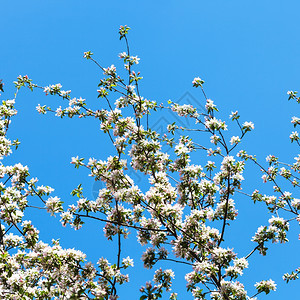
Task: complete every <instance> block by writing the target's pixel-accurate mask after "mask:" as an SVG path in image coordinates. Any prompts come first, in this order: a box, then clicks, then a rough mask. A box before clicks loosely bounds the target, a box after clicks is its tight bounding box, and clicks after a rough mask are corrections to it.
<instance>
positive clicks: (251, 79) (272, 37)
mask: <svg viewBox="0 0 300 300" xmlns="http://www.w3.org/2000/svg"><path fill="white" fill-rule="evenodd" d="M299 13H300V2H299V1H296V0H294V1H291V0H286V1H276V0H273V1H269V0H265V1H261V0H260V1H257V0H254V1H237V0H227V1H224V0H216V1H196V0H194V1H189V0H188V1H184V2H183V1H177V0H173V1H164V2H162V1H151V2H150V1H149V2H146V1H128V2H125V1H119V0H115V1H111V2H108V1H94V0H93V1H78V0H64V1H57V0H52V1H49V0H44V1H37V0H35V1H2V3H1V11H0V14H1V17H0V28H1V47H0V78H2V79H3V81H4V82H5V94H4V97H8V98H10V97H12V96H13V92H14V88H13V85H12V82H13V81H14V80H15V79H16V77H17V76H18V75H19V74H22V75H25V74H27V75H28V76H29V77H30V78H32V79H33V81H34V82H36V83H38V84H40V85H48V84H54V83H61V84H62V85H63V87H64V88H65V89H67V90H68V89H71V90H72V95H74V96H77V97H80V96H81V97H83V98H85V99H88V101H90V103H97V101H99V100H97V98H96V97H97V92H96V87H97V83H98V80H99V79H100V77H101V74H99V71H98V69H97V68H96V66H94V65H93V64H92V63H90V62H88V61H85V60H84V59H83V57H82V56H83V52H84V51H87V50H91V51H92V52H93V53H94V54H95V58H96V59H97V60H98V61H99V62H101V63H102V64H103V65H104V66H109V65H111V64H113V63H114V64H117V63H118V61H119V60H118V57H117V54H118V53H119V52H121V51H123V50H124V44H123V43H122V42H120V41H119V40H118V34H117V31H118V28H119V26H120V25H125V24H127V25H129V26H130V27H131V28H132V30H131V31H130V34H129V40H130V44H131V50H132V53H133V54H135V55H138V56H139V57H140V58H141V62H140V64H139V66H138V67H139V69H140V71H141V72H142V75H143V77H144V80H143V82H142V85H141V90H142V94H143V95H144V96H145V97H147V98H151V99H155V100H157V101H158V102H163V101H166V100H168V99H172V100H173V101H177V100H179V99H181V97H182V96H183V95H184V94H185V93H186V92H189V93H191V95H192V96H193V97H194V98H195V99H197V101H203V98H201V94H200V92H199V91H198V90H194V89H192V84H191V82H192V80H193V78H194V77H196V76H200V77H201V78H203V79H204V80H205V82H206V83H205V88H206V93H207V95H208V97H209V98H211V99H213V100H214V101H215V103H216V104H217V105H218V107H219V108H220V110H222V112H223V113H222V114H223V116H226V115H228V114H229V113H230V112H231V111H232V110H239V111H240V114H241V116H242V119H243V120H247V121H253V122H254V124H255V131H254V132H253V133H251V134H250V135H248V138H247V141H246V142H245V144H244V145H245V146H244V147H245V148H247V149H248V150H249V152H251V153H256V154H257V155H258V157H261V159H264V157H265V156H266V155H268V154H270V153H272V154H275V155H280V156H281V157H283V159H282V160H285V161H287V160H289V159H292V158H293V157H294V156H295V155H294V154H295V153H296V149H295V146H294V147H293V146H291V145H290V142H289V138H288V136H289V133H290V131H292V126H291V124H290V119H291V117H292V116H293V115H295V114H297V109H298V111H299V108H298V107H297V105H295V104H293V103H288V102H287V95H286V92H287V91H288V90H300V80H299V79H300V75H299V74H300V73H299V70H300V53H299V52H300V34H299V30H300V25H299ZM39 103H40V104H48V105H50V104H51V103H53V106H55V105H57V104H58V103H59V100H57V99H55V98H53V97H50V96H48V97H45V96H44V95H43V94H42V93H40V92H35V93H30V92H29V91H25V90H21V92H20V94H19V96H18V98H17V105H16V107H17V109H18V110H19V114H18V116H17V117H15V118H14V119H13V123H12V126H11V129H10V137H11V138H12V139H13V138H19V140H20V141H21V142H22V144H21V146H20V148H19V149H18V151H17V152H15V153H14V155H13V156H12V157H11V158H9V159H8V160H7V161H9V162H19V161H20V162H21V163H23V164H27V165H28V166H29V168H30V173H31V175H32V176H34V177H38V178H39V179H40V183H41V184H44V185H45V184H48V185H50V186H52V187H53V188H55V194H56V195H57V196H59V197H61V198H62V199H63V200H64V201H65V202H66V203H67V204H70V203H71V201H72V199H71V198H70V196H69V193H70V191H71V190H72V189H73V188H74V187H75V186H77V185H78V183H80V182H83V183H84V187H85V190H86V196H88V197H93V189H95V186H94V185H93V181H92V180H91V179H90V178H88V177H87V172H85V171H84V170H79V171H77V170H75V169H74V167H73V166H71V165H70V163H69V162H70V159H71V157H72V156H76V155H79V156H81V157H85V158H88V157H96V158H99V159H105V158H106V156H108V155H109V152H110V148H109V147H108V146H107V147H106V143H107V145H108V141H107V140H105V137H103V136H102V135H100V133H99V124H97V123H96V122H93V121H91V120H90V121H86V120H61V119H58V118H54V116H51V115H46V116H40V115H38V113H37V112H36V111H35V106H36V105H37V104H39ZM94 105H95V104H94ZM99 105H100V104H99ZM256 174H257V173H256ZM246 175H247V178H246V179H248V180H247V182H246V186H245V191H248V192H252V190H253V189H254V188H255V184H257V182H260V180H255V179H254V177H255V176H254V175H255V173H252V171H249V172H248V173H246ZM236 202H238V209H239V211H240V218H241V219H242V218H245V221H244V222H243V221H241V222H240V223H239V225H238V226H233V227H232V237H231V239H232V243H233V244H232V245H234V246H237V247H238V248H237V249H238V250H239V255H240V256H242V255H244V254H246V253H247V252H248V250H247V249H250V248H249V247H250V246H251V243H250V242H249V241H250V238H251V236H252V235H253V234H254V232H255V231H256V228H257V227H258V226H259V225H260V224H261V222H262V220H267V219H266V216H265V214H264V212H265V209H264V207H263V206H258V205H257V206H253V205H251V204H250V201H249V200H248V199H247V198H241V199H237V201H236ZM260 210H261V211H260ZM247 213H249V214H247ZM32 214H33V215H32V218H34V219H35V220H36V222H37V223H38V224H40V225H39V227H40V229H41V238H42V239H44V240H46V241H50V239H51V238H52V237H54V238H58V237H59V236H62V238H61V240H62V244H63V245H64V246H65V247H71V248H72V247H76V248H80V249H82V250H83V251H84V252H86V253H87V254H88V256H89V258H90V259H91V260H95V259H96V258H97V257H99V256H102V255H104V256H105V255H108V254H109V252H110V251H109V248H107V247H108V246H107V243H106V242H105V240H104V239H103V238H102V229H101V228H100V226H99V225H97V224H95V223H90V224H88V226H87V228H86V229H84V230H82V231H78V232H73V231H72V230H69V229H66V230H63V229H62V228H61V226H60V224H59V219H58V218H56V219H54V218H52V219H48V217H46V216H42V217H41V215H40V214H39V212H36V211H34V212H32ZM49 220H50V221H49ZM49 222H51V223H50V224H51V226H49ZM94 225H96V226H97V227H96V228H95V226H94ZM295 225H296V224H294V226H295ZM134 235H135V234H133V235H132V237H131V239H130V241H129V244H128V245H129V246H128V249H127V250H126V251H124V255H130V256H133V257H135V258H136V259H135V260H136V265H140V263H139V261H138V258H137V257H138V256H137V252H136V251H137V250H136V247H135V246H134V243H133V241H134ZM241 236H243V238H245V239H244V240H245V243H241ZM247 237H249V238H248V241H247ZM296 238H297V230H294V231H293V230H292V231H291V236H290V239H296ZM110 247H111V245H110ZM271 249H272V250H271V251H270V255H269V256H267V257H260V256H258V255H256V256H254V257H253V258H252V260H251V261H250V269H249V270H248V271H247V272H246V274H245V276H244V278H242V279H241V281H242V282H243V283H245V285H246V286H253V284H254V283H255V280H256V279H257V280H258V279H268V278H270V277H272V278H273V279H274V280H276V281H277V283H278V288H279V291H278V292H276V293H274V294H272V295H270V296H268V299H272V300H277V299H296V298H295V297H297V296H295V295H298V288H297V287H298V286H299V282H294V283H291V284H290V286H289V289H287V287H286V285H285V284H282V283H280V281H281V279H280V278H281V274H283V273H284V272H287V271H289V270H292V269H293V268H295V267H297V266H298V264H300V261H299V259H298V257H299V255H298V254H299V250H300V247H299V242H298V241H296V242H294V243H293V244H291V245H290V246H282V245H274V246H273V247H272V246H271ZM278 259H279V261H278ZM257 262H259V264H258V265H257ZM277 262H278V265H277ZM258 273H260V274H261V278H257V277H256V275H257V274H258ZM145 274H148V273H145V272H142V270H141V269H140V271H138V270H137V269H136V271H135V273H134V274H133V276H132V278H131V288H130V289H129V290H127V292H128V291H130V294H131V299H136V298H137V295H138V294H137V291H136V290H137V289H136V286H137V285H138V284H142V283H143V282H144V281H145V280H147V279H150V278H151V277H152V276H151V275H149V277H147V276H146V275H145ZM180 276H181V275H180V273H179V275H178V278H177V280H176V282H177V283H178V284H179V286H180V290H179V294H180V292H181V291H184V286H185V282H184V280H183V279H182V278H181V277H180ZM124 294H125V291H123V292H122V294H121V295H123V296H124ZM182 295H184V293H183V294H182ZM123 299H128V296H127V297H126V296H125V297H123ZM181 299H182V298H181ZM185 299H188V298H185ZM259 299H267V297H265V296H261V297H259Z"/></svg>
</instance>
